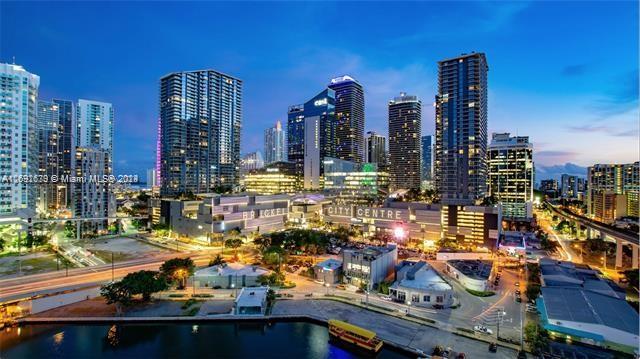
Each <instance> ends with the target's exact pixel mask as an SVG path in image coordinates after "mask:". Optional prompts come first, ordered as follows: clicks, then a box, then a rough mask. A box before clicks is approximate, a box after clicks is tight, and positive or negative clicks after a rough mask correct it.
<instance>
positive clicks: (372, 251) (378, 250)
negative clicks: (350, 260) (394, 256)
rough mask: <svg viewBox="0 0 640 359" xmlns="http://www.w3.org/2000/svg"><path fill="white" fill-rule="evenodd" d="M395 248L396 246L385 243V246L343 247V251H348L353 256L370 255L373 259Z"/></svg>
mask: <svg viewBox="0 0 640 359" xmlns="http://www.w3.org/2000/svg"><path fill="white" fill-rule="evenodd" d="M395 250H396V246H395V245H391V244H390V245H387V246H386V247H374V246H369V247H365V248H363V249H345V250H344V253H349V254H351V255H355V256H357V255H362V256H370V257H373V258H372V259H375V258H377V257H379V256H381V255H383V254H385V253H389V252H392V251H395Z"/></svg>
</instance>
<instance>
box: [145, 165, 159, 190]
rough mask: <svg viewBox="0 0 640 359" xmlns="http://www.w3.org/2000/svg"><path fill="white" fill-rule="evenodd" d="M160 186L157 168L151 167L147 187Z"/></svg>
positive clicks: (148, 172)
mask: <svg viewBox="0 0 640 359" xmlns="http://www.w3.org/2000/svg"><path fill="white" fill-rule="evenodd" d="M157 186H158V173H157V171H156V169H155V168H149V169H148V170H147V188H154V187H157Z"/></svg>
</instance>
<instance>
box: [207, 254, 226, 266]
mask: <svg viewBox="0 0 640 359" xmlns="http://www.w3.org/2000/svg"><path fill="white" fill-rule="evenodd" d="M225 263H226V262H225V260H224V259H223V258H222V256H221V255H220V254H218V255H217V256H216V257H215V258H214V259H212V260H210V261H209V267H211V266H221V265H223V264H225Z"/></svg>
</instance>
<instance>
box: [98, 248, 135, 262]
mask: <svg viewBox="0 0 640 359" xmlns="http://www.w3.org/2000/svg"><path fill="white" fill-rule="evenodd" d="M89 251H90V252H91V253H93V254H95V255H96V257H99V258H100V259H102V260H103V261H105V262H106V263H111V253H113V260H114V261H115V262H116V263H118V262H120V261H124V260H127V259H131V258H133V257H134V256H133V255H131V254H127V253H123V252H111V251H104V250H98V249H90V250H89Z"/></svg>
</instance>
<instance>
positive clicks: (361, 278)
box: [342, 245, 398, 291]
mask: <svg viewBox="0 0 640 359" xmlns="http://www.w3.org/2000/svg"><path fill="white" fill-rule="evenodd" d="M397 262H398V248H397V247H396V246H395V245H387V246H386V247H366V248H363V249H345V250H343V251H342V269H343V273H344V276H343V281H344V282H345V283H347V284H351V285H355V286H356V287H359V288H364V289H365V290H368V291H371V290H372V289H374V288H377V286H378V284H380V283H381V282H383V281H385V280H386V279H387V278H389V277H391V276H393V274H394V269H395V266H396V263H397Z"/></svg>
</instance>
